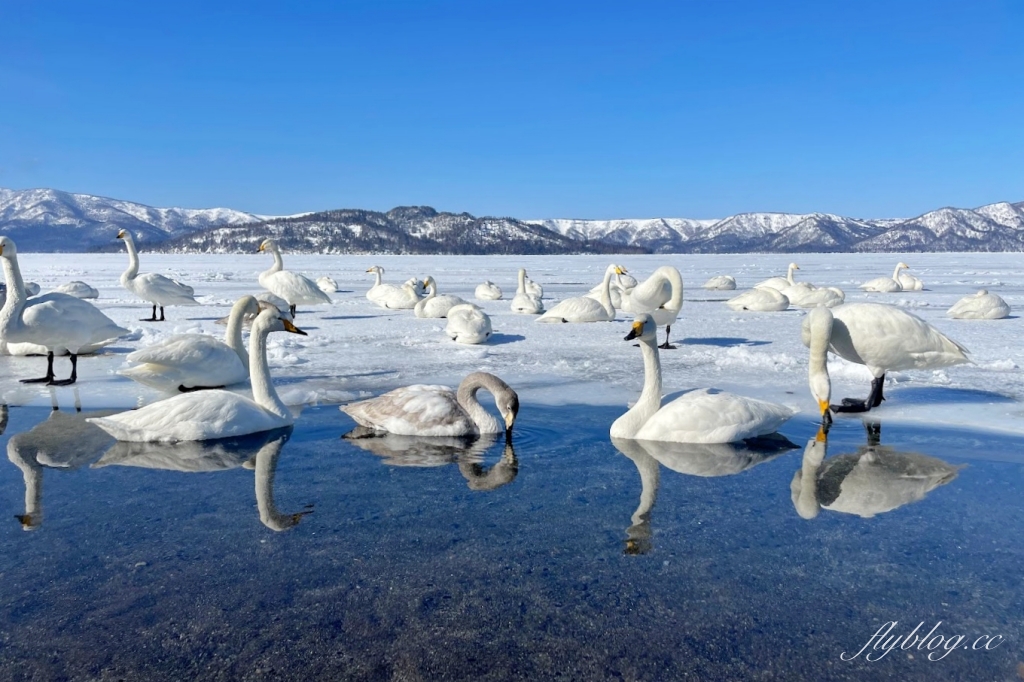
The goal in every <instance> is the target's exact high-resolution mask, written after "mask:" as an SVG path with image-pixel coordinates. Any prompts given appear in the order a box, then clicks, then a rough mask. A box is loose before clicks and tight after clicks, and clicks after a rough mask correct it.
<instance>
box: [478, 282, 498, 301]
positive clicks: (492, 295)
mask: <svg viewBox="0 0 1024 682" xmlns="http://www.w3.org/2000/svg"><path fill="white" fill-rule="evenodd" d="M473 296H475V297H476V299H477V300H478V301H500V300H501V296H502V294H501V287H499V286H498V285H497V284H495V283H493V282H491V281H490V280H486V281H485V282H484V283H483V284H478V285H477V287H476V291H474V292H473Z"/></svg>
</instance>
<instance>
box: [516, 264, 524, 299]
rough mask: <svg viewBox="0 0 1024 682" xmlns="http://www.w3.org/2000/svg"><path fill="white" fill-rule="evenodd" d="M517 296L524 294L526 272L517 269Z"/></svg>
mask: <svg viewBox="0 0 1024 682" xmlns="http://www.w3.org/2000/svg"><path fill="white" fill-rule="evenodd" d="M516 293H517V294H525V293H526V270H524V269H523V268H519V288H518V289H516Z"/></svg>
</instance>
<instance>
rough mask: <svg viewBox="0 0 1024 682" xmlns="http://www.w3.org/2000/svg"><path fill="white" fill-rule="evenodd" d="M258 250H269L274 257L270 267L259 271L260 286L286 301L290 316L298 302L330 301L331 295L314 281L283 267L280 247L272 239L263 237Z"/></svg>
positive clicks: (310, 303) (307, 303)
mask: <svg viewBox="0 0 1024 682" xmlns="http://www.w3.org/2000/svg"><path fill="white" fill-rule="evenodd" d="M259 250H260V251H261V252H262V251H269V252H270V254H271V255H272V256H273V257H274V264H273V265H272V266H270V269H269V270H264V271H263V272H261V273H260V276H259V282H260V286H261V287H263V288H264V289H266V290H267V291H269V292H271V293H272V294H274V295H276V296H280V297H281V298H283V299H284V300H286V301H288V311H289V312H290V313H291V314H292V317H294V316H295V307H296V306H297V305H298V304H300V303H302V304H305V305H319V304H321V303H330V302H331V297H330V296H328V295H327V294H325V293H324V292H323V291H321V290H320V287H318V286H317V284H316V282H314V281H313V280H311V279H309V278H308V277H303V276H302V275H300V274H299V273H297V272H292V271H291V270H285V269H284V261H283V260H281V249H280V248H278V246H277V242H275V241H274V240H273V239H264V240H263V243H262V244H260V248H259Z"/></svg>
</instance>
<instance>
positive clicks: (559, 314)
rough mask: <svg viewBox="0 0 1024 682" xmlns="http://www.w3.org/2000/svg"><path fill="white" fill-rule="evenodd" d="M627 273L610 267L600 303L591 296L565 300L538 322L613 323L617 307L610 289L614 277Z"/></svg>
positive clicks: (606, 272) (620, 268)
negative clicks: (614, 304) (612, 299)
mask: <svg viewBox="0 0 1024 682" xmlns="http://www.w3.org/2000/svg"><path fill="white" fill-rule="evenodd" d="M625 272H626V269H625V268H623V267H622V266H619V265H614V264H612V265H609V266H608V268H607V269H606V270H605V271H604V281H603V282H601V299H600V300H599V301H598V300H594V299H592V298H590V297H589V296H574V297H573V298H567V299H564V300H562V301H559V302H558V303H557V304H556V305H555V307H554V308H552V309H551V310H549V311H547V312H546V313H544V314H543V315H541V316H540V317H538V318H537V322H574V323H578V322H611V321H612V320H614V319H615V307H614V306H613V305H612V301H611V292H610V289H609V288H610V286H611V281H612V277H614V276H615V275H622V274H625Z"/></svg>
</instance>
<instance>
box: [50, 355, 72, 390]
mask: <svg viewBox="0 0 1024 682" xmlns="http://www.w3.org/2000/svg"><path fill="white" fill-rule="evenodd" d="M76 381H78V353H72V354H71V376H70V377H68V378H67V379H60V380H56V379H51V380H50V382H49V384H50V385H51V386H70V385H71V384H73V383H75V382H76Z"/></svg>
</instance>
